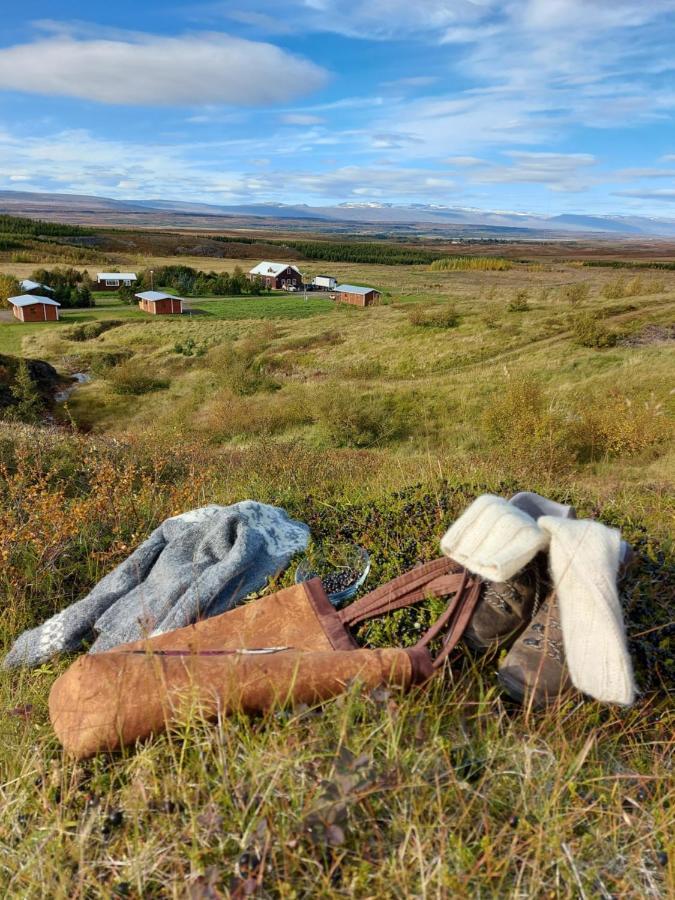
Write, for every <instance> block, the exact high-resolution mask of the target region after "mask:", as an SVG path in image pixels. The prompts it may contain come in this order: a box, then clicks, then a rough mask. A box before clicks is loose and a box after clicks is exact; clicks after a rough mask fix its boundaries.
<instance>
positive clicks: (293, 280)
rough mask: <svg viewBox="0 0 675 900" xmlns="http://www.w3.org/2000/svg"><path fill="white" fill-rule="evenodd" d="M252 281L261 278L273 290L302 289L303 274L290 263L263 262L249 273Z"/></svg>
mask: <svg viewBox="0 0 675 900" xmlns="http://www.w3.org/2000/svg"><path fill="white" fill-rule="evenodd" d="M248 278H249V280H250V281H254V280H255V279H256V278H261V279H262V280H263V282H264V284H265V287H266V288H269V289H270V290H273V291H281V290H286V291H287V290H300V289H301V288H302V274H301V272H300V270H299V269H297V268H296V267H295V266H292V265H290V264H289V263H276V262H267V261H265V262H261V263H258V265H257V266H254V267H253V268H252V269H251V271H250V272H249V273H248Z"/></svg>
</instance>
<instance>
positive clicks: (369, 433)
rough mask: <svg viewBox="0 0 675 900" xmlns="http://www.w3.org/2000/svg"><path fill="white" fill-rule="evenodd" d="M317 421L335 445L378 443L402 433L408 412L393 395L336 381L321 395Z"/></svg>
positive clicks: (327, 437)
mask: <svg viewBox="0 0 675 900" xmlns="http://www.w3.org/2000/svg"><path fill="white" fill-rule="evenodd" d="M316 421H317V423H318V425H319V427H320V430H321V431H322V432H323V435H324V437H325V438H326V440H327V441H328V443H330V444H332V445H333V446H335V447H375V446H377V445H378V444H383V443H386V442H388V441H390V440H393V439H394V438H397V437H400V436H402V435H403V434H404V433H405V431H406V430H407V422H406V413H405V410H404V409H403V408H402V406H401V405H400V404H398V403H397V401H396V399H395V398H393V397H388V396H383V395H382V394H375V393H367V394H362V393H359V392H357V391H352V390H349V389H345V387H344V386H342V385H334V386H333V387H332V388H331V389H329V390H327V391H326V392H325V393H324V394H323V395H322V396H321V398H320V400H319V403H318V405H317V409H316Z"/></svg>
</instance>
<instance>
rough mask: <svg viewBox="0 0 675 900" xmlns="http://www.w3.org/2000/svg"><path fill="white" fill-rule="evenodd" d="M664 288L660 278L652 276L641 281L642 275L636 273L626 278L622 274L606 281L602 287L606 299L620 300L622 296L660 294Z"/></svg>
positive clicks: (664, 285) (663, 282)
mask: <svg viewBox="0 0 675 900" xmlns="http://www.w3.org/2000/svg"><path fill="white" fill-rule="evenodd" d="M665 289H666V284H665V281H664V280H663V279H662V278H653V279H651V280H650V281H643V279H642V276H640V275H636V276H635V277H634V278H631V279H630V281H629V280H627V279H626V278H625V277H624V276H623V275H620V276H619V277H618V278H615V279H614V280H613V281H610V282H608V283H607V284H606V285H605V286H604V287H603V289H602V295H603V297H606V298H607V299H608V300H622V299H623V298H624V297H639V296H641V295H644V294H660V293H662V292H663V291H665Z"/></svg>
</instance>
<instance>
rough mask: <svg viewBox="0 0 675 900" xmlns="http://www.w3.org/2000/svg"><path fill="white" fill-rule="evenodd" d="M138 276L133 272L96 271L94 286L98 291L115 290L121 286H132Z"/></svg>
mask: <svg viewBox="0 0 675 900" xmlns="http://www.w3.org/2000/svg"><path fill="white" fill-rule="evenodd" d="M135 281H138V276H137V275H136V273H135V272H98V273H97V275H96V288H97V290H99V291H116V290H117V288H119V287H121V286H122V285H123V286H124V287H133V284H134V282H135Z"/></svg>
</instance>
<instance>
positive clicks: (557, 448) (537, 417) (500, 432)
mask: <svg viewBox="0 0 675 900" xmlns="http://www.w3.org/2000/svg"><path fill="white" fill-rule="evenodd" d="M481 425H482V430H483V433H484V435H485V437H486V438H487V439H488V441H489V443H490V444H491V445H492V446H493V448H494V453H495V455H496V456H497V458H498V459H499V460H500V462H502V463H503V464H504V465H506V466H507V467H508V468H509V469H510V470H512V471H514V472H518V473H523V474H526V475H532V474H536V476H537V477H539V476H540V475H542V474H543V473H546V474H547V475H549V476H550V475H552V474H557V473H560V472H564V471H565V470H567V469H569V468H570V467H571V466H572V464H573V463H574V461H575V454H574V448H572V447H570V446H569V440H568V438H569V432H568V429H567V428H566V422H565V416H564V413H563V411H562V410H560V409H558V408H556V407H555V406H554V405H553V404H552V403H550V402H549V400H548V399H547V397H546V395H545V393H544V391H543V389H542V388H541V386H540V385H538V384H536V383H535V382H533V381H532V380H529V379H526V378H517V379H514V380H508V381H507V382H506V383H505V384H504V385H503V387H502V389H501V390H500V391H498V392H497V393H495V395H494V396H493V397H492V399H491V401H490V403H489V405H488V406H487V408H486V410H485V412H484V413H483V415H482V418H481Z"/></svg>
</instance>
